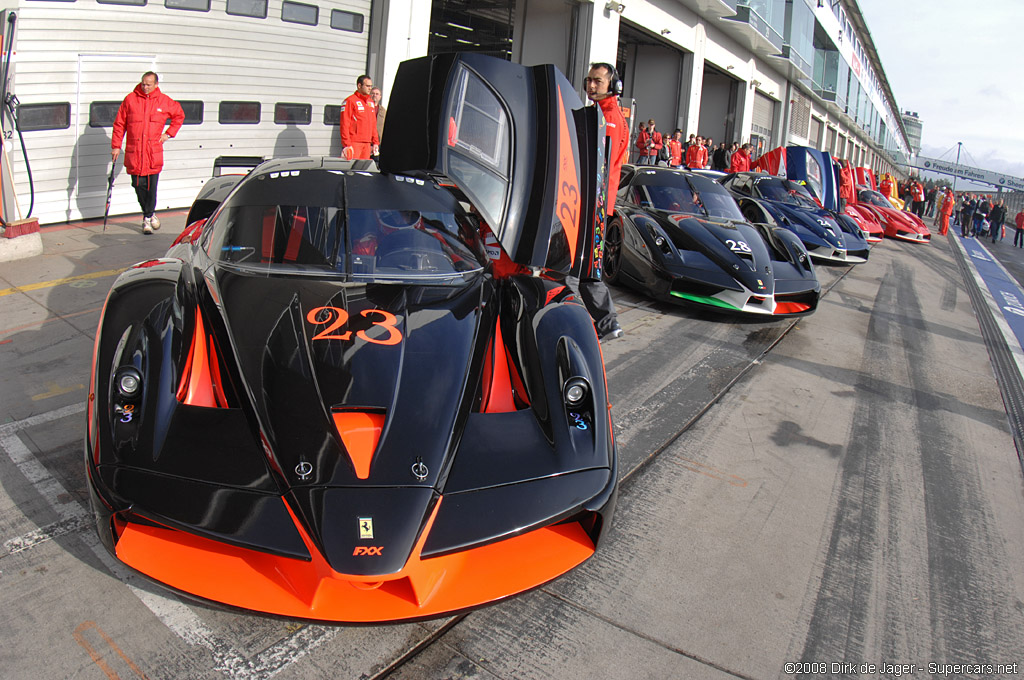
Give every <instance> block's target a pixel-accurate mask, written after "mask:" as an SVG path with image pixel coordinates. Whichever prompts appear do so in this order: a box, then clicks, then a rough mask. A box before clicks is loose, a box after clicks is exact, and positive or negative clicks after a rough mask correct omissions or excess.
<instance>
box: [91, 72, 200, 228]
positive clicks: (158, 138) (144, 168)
mask: <svg viewBox="0 0 1024 680" xmlns="http://www.w3.org/2000/svg"><path fill="white" fill-rule="evenodd" d="M159 82H160V78H159V77H158V76H157V74H155V73H153V72H152V71H147V72H146V73H144V74H143V76H142V81H141V82H140V83H139V84H138V85H136V86H135V89H134V90H132V91H131V92H130V93H129V94H128V96H127V97H125V98H124V101H123V102H121V106H120V108H118V110H117V117H116V118H115V119H114V130H113V132H112V133H111V136H110V147H111V149H110V155H111V158H112V159H113V161H114V162H115V163H116V162H117V157H118V155H120V153H121V141H122V140H123V139H126V138H127V139H126V143H125V154H124V169H125V170H126V171H127V172H128V174H129V175H130V176H131V178H132V187H134V188H135V195H136V196H137V197H138V199H139V207H141V208H142V233H144V234H152V233H153V230H154V229H159V228H160V220H159V218H157V216H156V215H154V214H153V213H154V211H155V210H156V183H157V180H158V179H159V178H160V171H161V170H162V169H163V167H164V142H166V141H167V140H168V139H170V138H171V137H173V136H175V135H176V134H178V130H180V129H181V124H182V123H184V122H185V112H184V111H182V110H181V105H180V104H178V102H176V101H174V100H173V99H171V98H170V97H168V96H167V95H165V94H164V93H163V92H161V91H160V88H159V87H158V84H159ZM168 118H170V119H171V125H170V127H168V128H167V130H166V131H165V130H164V123H165V122H166V121H167V119H168Z"/></svg>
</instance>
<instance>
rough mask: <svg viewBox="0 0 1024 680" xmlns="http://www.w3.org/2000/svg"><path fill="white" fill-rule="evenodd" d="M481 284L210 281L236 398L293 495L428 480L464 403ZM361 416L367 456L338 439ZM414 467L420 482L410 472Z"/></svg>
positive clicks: (221, 277)
mask: <svg viewBox="0 0 1024 680" xmlns="http://www.w3.org/2000/svg"><path fill="white" fill-rule="evenodd" d="M484 281H485V279H484V278H483V277H482V276H481V277H477V278H476V279H475V280H474V281H473V282H471V283H470V284H466V285H463V286H459V287H445V286H409V285H384V284H369V285H364V284H351V283H343V282H332V281H329V280H328V281H325V280H322V279H319V280H308V279H303V278H301V277H288V276H283V277H260V276H251V275H246V274H239V273H235V272H232V271H230V270H227V269H221V270H220V271H219V272H218V274H217V287H218V289H219V291H218V292H219V296H220V300H221V304H220V305H219V309H220V312H221V314H222V316H223V318H224V321H225V324H226V326H227V328H228V331H229V334H230V338H231V343H232V346H233V350H234V353H235V356H236V358H237V363H238V368H239V371H240V373H241V377H242V380H243V381H244V383H245V387H246V392H247V393H248V396H249V398H250V399H251V402H252V405H253V407H254V409H255V411H256V414H257V418H258V420H259V422H260V426H261V429H262V433H263V435H264V436H265V438H266V442H265V445H266V447H267V448H269V452H268V454H269V455H270V456H271V458H272V461H273V462H274V463H276V467H278V468H279V470H280V472H281V474H282V475H283V477H284V478H285V479H286V480H287V481H288V483H289V486H290V487H291V488H296V487H324V486H327V487H331V486H360V485H361V486H375V487H380V486H410V485H420V486H427V487H429V486H433V485H434V483H436V481H437V476H438V474H439V472H440V471H441V469H442V467H443V463H444V461H445V459H446V457H447V455H448V452H449V451H450V449H451V447H452V446H453V442H452V441H451V439H452V438H453V435H452V433H453V432H458V431H459V428H458V427H456V422H455V421H456V420H457V418H458V417H459V414H460V413H461V414H463V415H465V412H466V410H467V409H466V408H458V407H457V408H452V406H453V405H457V404H462V403H463V402H464V400H465V399H466V398H467V396H466V394H465V391H466V383H467V376H468V373H469V370H470V368H469V367H470V366H471V365H472V358H473V356H474V343H475V341H476V336H477V326H478V322H479V318H478V317H479V314H480V310H481V305H480V300H481V295H482V289H483V282H484ZM254 310H258V313H254ZM442 346H443V347H445V348H446V351H444V352H439V351H437V348H438V347H442ZM339 414H341V415H339ZM359 414H370V417H371V418H375V419H376V423H377V424H378V425H379V426H380V427H381V430H380V438H379V443H378V444H377V445H376V447H373V446H372V445H367V444H364V445H363V448H365V447H366V446H369V450H368V451H367V450H364V451H355V450H354V449H356V448H359V444H358V441H357V440H356V439H352V438H351V437H350V436H349V433H348V432H347V430H346V428H347V425H346V423H348V424H352V421H351V420H350V419H351V418H355V419H356V420H357V421H358V419H359V418H360V415H359ZM417 461H419V462H420V463H422V464H423V465H424V466H425V469H426V470H427V475H426V476H425V477H423V478H422V479H417V478H416V477H414V476H413V475H412V474H411V473H410V470H411V468H412V466H413V465H414V464H415V463H417Z"/></svg>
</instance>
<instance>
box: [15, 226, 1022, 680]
mask: <svg viewBox="0 0 1024 680" xmlns="http://www.w3.org/2000/svg"><path fill="white" fill-rule="evenodd" d="M183 219H184V215H183V214H181V213H179V214H175V215H165V216H164V229H162V230H161V231H160V232H158V233H157V234H155V235H153V236H150V237H144V236H143V235H142V234H141V233H139V227H138V222H137V220H132V219H130V218H114V219H113V220H112V221H111V224H110V226H109V228H108V230H107V231H106V232H105V233H104V232H102V231H101V229H100V226H99V224H98V223H93V224H91V225H85V226H81V225H79V226H77V228H70V229H56V230H47V231H46V232H45V233H44V235H43V241H44V248H45V252H44V254H43V255H41V256H38V257H34V258H31V259H27V260H20V261H16V262H9V263H4V264H3V265H0V367H2V369H3V373H2V376H3V378H2V380H3V382H2V385H3V389H2V391H0V409H2V410H0V422H2V423H3V424H0V450H2V455H0V487H2V488H0V541H2V543H3V547H2V550H0V605H2V613H0V636H2V639H3V641H4V643H3V645H2V647H0V668H2V669H3V670H2V672H0V675H2V676H3V677H5V678H39V677H47V678H62V677H76V678H79V677H80V678H104V677H106V678H113V677H120V678H135V677H146V678H154V679H155V678H184V677H187V678H221V677H233V678H269V677H279V678H326V677H329V678H349V677H381V676H385V675H386V676H390V677H392V678H442V677H443V678H550V677H558V678H588V679H589V678H594V677H599V678H637V677H645V678H646V677H650V678H668V677H674V678H726V677H745V678H773V677H788V676H789V675H791V674H796V673H790V672H788V670H787V666H786V664H787V663H788V662H803V663H804V664H805V665H803V666H801V667H797V668H795V669H793V670H797V671H808V673H804V674H806V675H822V674H821V673H816V672H813V671H818V670H825V671H826V673H824V674H829V673H828V672H827V671H829V670H835V669H836V667H831V666H829V665H828V664H832V663H840V662H846V663H853V664H857V665H858V666H859V665H860V664H875V665H878V664H881V663H908V664H915V665H918V666H920V670H917V671H915V673H914V675H916V676H918V677H926V676H928V673H927V671H928V668H927V664H929V663H949V664H956V663H987V664H993V665H994V664H1012V663H1015V662H1016V663H1017V664H1018V667H1017V673H1020V672H1021V671H1022V670H1024V570H1022V569H1021V564H1024V483H1022V481H1024V480H1022V474H1021V466H1020V461H1019V459H1018V457H1017V453H1016V450H1015V448H1014V442H1013V438H1012V436H1011V430H1010V426H1009V424H1008V421H1007V413H1006V410H1005V408H1004V406H1003V402H1002V398H1001V394H1000V391H999V386H998V384H997V382H996V380H995V378H994V375H993V368H992V363H991V360H990V353H989V352H990V348H989V347H988V346H987V345H986V342H991V341H987V340H986V338H985V337H983V335H982V333H981V332H980V331H979V323H978V320H977V317H976V314H975V309H974V307H973V305H972V298H971V295H969V294H968V293H969V286H968V283H969V282H966V281H965V278H964V275H963V273H962V271H961V269H960V265H959V261H958V259H957V256H956V252H955V251H954V250H953V248H952V241H951V240H949V239H945V238H940V237H937V238H936V240H935V242H933V243H932V244H930V245H926V246H920V245H914V244H907V243H899V242H894V241H885V242H883V243H882V244H880V245H878V246H876V247H875V249H874V250H873V251H872V253H871V258H870V260H869V261H868V262H867V263H866V264H863V265H860V266H857V267H854V268H847V267H840V268H836V267H819V268H818V272H819V278H820V279H821V280H822V283H823V287H824V288H825V289H826V290H827V293H826V295H825V297H824V299H823V301H822V304H821V306H820V308H819V310H818V311H817V312H816V313H815V314H814V315H812V316H810V317H808V318H806V319H801V320H799V321H796V322H774V323H760V322H736V321H731V320H729V319H723V318H721V317H713V316H701V315H696V314H693V313H691V312H688V311H686V310H683V309H680V308H676V307H673V306H668V305H662V304H659V303H654V302H651V301H648V300H645V299H644V298H643V297H642V296H639V295H636V294H633V293H631V292H628V291H625V290H623V289H618V288H616V289H614V292H615V297H616V301H617V304H618V306H619V310H620V316H621V321H622V323H623V326H624V328H625V329H626V331H627V334H626V335H625V337H624V338H622V339H620V340H615V341H612V342H609V343H605V344H604V345H603V346H602V347H603V351H604V356H605V360H606V365H607V372H608V380H609V387H610V392H611V396H612V400H613V404H614V410H613V415H614V418H615V426H616V437H617V441H618V447H619V457H620V471H621V474H622V475H623V476H624V477H625V481H624V482H623V485H622V487H621V490H620V496H619V505H618V509H617V514H616V517H615V522H614V525H613V527H612V530H611V533H610V534H609V535H608V538H607V540H606V542H605V543H604V544H603V545H602V546H601V549H600V550H599V552H598V553H597V555H596V556H595V557H594V558H593V559H592V560H590V561H589V562H587V563H586V564H584V565H583V566H582V567H581V568H579V569H577V570H576V571H574V572H572V573H570V574H568V575H566V576H565V577H563V578H561V579H558V580H556V581H555V582H553V583H551V584H549V585H547V586H545V587H543V588H541V589H538V590H536V591H533V592H531V593H528V594H525V595H523V596H521V597H518V598H514V599H511V600H509V601H506V602H503V603H500V604H497V605H494V606H492V607H488V608H484V609H481V610H478V611H475V612H472V613H470V614H468V615H466V616H463V617H457V618H454V619H447V620H440V621H435V622H427V623H413V624H400V625H392V626H378V627H364V628H351V627H331V626H313V625H304V624H299V623H293V622H288V621H281V620H276V619H267V618H262V617H256V616H245V615H238V614H233V613H227V612H223V611H220V610H217V609H214V608H210V607H206V606H203V605H197V604H195V603H191V602H185V601H182V600H179V599H177V598H176V597H174V596H172V595H170V594H168V593H167V592H166V591H164V590H163V589H161V588H160V587H158V586H155V585H152V584H149V583H147V582H146V581H144V580H143V579H141V578H139V577H137V576H135V575H132V574H130V573H129V572H128V571H127V570H125V569H123V568H121V567H119V566H118V565H117V564H116V563H114V562H113V561H112V560H111V559H110V558H109V557H108V556H107V555H106V554H105V552H104V551H103V549H102V548H100V547H99V545H98V543H97V541H96V539H95V538H94V535H93V532H92V529H91V528H90V527H89V526H88V512H87V509H88V504H87V493H86V487H85V480H84V474H83V469H82V432H83V429H84V399H85V385H86V383H87V382H88V379H89V361H90V357H91V354H92V342H93V337H94V334H95V329H96V324H97V321H98V317H99V310H100V307H101V305H102V303H103V299H104V297H105V295H106V291H107V290H108V288H109V286H110V283H111V282H112V281H113V279H114V276H115V275H116V273H117V272H118V271H120V270H122V269H124V268H125V267H127V266H129V265H130V264H132V263H134V262H137V261H141V260H145V259H149V258H151V257H154V256H158V255H160V254H162V253H163V252H164V251H165V250H166V248H167V247H168V245H169V244H170V241H171V240H172V239H173V237H174V236H175V235H176V234H177V233H178V231H180V228H181V226H182V222H183ZM1001 245H1005V246H1006V247H1005V248H1000V246H1001ZM994 250H995V251H1001V250H1010V249H1009V246H1008V245H1007V244H1005V243H1004V244H997V245H996V247H995V249H994ZM1017 253H1021V254H1022V256H1019V257H1018V259H1017V260H1016V261H1017V262H1020V261H1024V259H1022V258H1024V251H1015V252H1011V253H1009V254H1007V255H1006V257H1008V258H1012V257H1014V256H1016V254H1017ZM1008 268H1009V267H1008ZM1016 350H1017V351H1019V350H1020V348H1019V347H1018V348H1016ZM811 664H826V666H825V667H824V668H823V667H822V666H812V665H811ZM853 674H854V675H861V676H862V677H879V674H877V673H868V672H855V673H853ZM1003 676H1005V677H1013V675H1012V674H1009V673H1006V674H999V673H996V672H992V673H988V674H985V677H1003Z"/></svg>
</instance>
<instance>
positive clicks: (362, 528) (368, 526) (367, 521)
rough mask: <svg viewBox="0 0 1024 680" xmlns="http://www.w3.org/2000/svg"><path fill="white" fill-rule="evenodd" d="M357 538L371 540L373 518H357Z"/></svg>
mask: <svg viewBox="0 0 1024 680" xmlns="http://www.w3.org/2000/svg"><path fill="white" fill-rule="evenodd" d="M358 521H359V538H373V518H372V517H360V518H359V520H358Z"/></svg>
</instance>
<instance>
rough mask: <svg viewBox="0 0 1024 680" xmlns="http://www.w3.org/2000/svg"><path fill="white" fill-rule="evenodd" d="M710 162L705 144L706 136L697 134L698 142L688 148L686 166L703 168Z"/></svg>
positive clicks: (696, 168) (693, 168)
mask: <svg viewBox="0 0 1024 680" xmlns="http://www.w3.org/2000/svg"><path fill="white" fill-rule="evenodd" d="M707 164H708V149H707V147H706V146H704V138H703V137H701V136H700V135H697V140H696V142H695V143H694V144H693V145H692V146H690V147H689V148H688V149H687V150H686V167H688V168H690V169H691V170H703V169H704V166H705V165H707Z"/></svg>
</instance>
